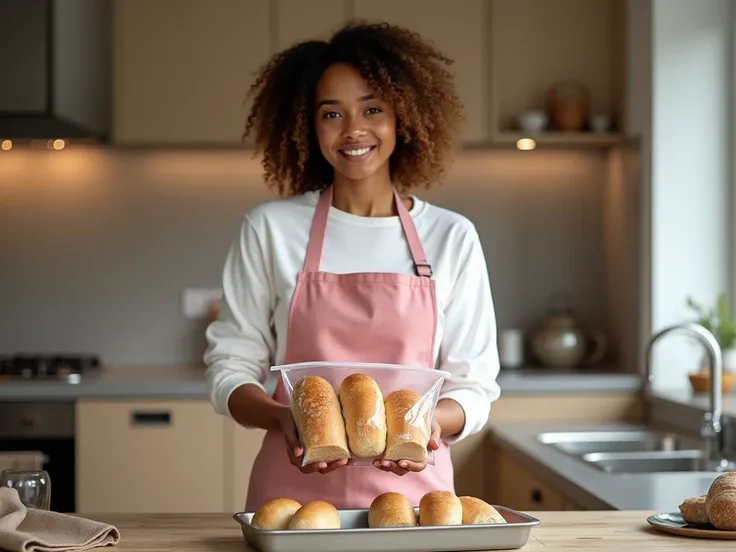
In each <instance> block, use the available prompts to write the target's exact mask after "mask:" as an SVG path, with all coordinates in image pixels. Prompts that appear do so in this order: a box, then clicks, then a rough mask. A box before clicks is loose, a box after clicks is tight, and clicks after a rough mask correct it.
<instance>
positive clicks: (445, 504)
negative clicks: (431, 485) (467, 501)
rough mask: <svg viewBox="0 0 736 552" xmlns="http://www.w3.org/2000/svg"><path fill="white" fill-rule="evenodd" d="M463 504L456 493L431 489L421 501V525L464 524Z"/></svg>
mask: <svg viewBox="0 0 736 552" xmlns="http://www.w3.org/2000/svg"><path fill="white" fill-rule="evenodd" d="M462 523H463V505H462V503H461V502H460V499H459V498H458V497H457V496H455V493H451V492H450V491H430V492H428V493H427V494H425V495H424V496H423V497H422V499H421V500H420V501H419V525H462Z"/></svg>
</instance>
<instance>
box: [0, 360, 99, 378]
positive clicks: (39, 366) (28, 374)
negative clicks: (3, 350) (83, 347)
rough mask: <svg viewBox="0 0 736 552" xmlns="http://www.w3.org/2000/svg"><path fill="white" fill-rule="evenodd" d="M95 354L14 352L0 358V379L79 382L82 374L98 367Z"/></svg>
mask: <svg viewBox="0 0 736 552" xmlns="http://www.w3.org/2000/svg"><path fill="white" fill-rule="evenodd" d="M100 364H101V363H100V359H99V357H97V356H95V355H32V354H16V355H13V356H11V357H7V358H4V359H1V360H0V379H21V380H66V381H68V382H69V383H79V382H80V381H81V379H82V377H83V376H84V375H86V374H87V373H89V372H90V371H93V370H95V369H96V368H99V366H100Z"/></svg>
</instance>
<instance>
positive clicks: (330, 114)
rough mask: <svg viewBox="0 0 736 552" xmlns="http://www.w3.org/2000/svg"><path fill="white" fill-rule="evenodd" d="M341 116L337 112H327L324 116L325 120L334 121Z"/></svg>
mask: <svg viewBox="0 0 736 552" xmlns="http://www.w3.org/2000/svg"><path fill="white" fill-rule="evenodd" d="M339 116H340V114H339V113H338V112H337V111H325V112H324V113H323V114H322V118H323V119H334V118H335V117H339Z"/></svg>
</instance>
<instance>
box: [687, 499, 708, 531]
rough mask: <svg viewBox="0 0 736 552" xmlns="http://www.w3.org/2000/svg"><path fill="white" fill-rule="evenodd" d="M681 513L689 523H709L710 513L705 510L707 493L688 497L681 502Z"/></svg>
mask: <svg viewBox="0 0 736 552" xmlns="http://www.w3.org/2000/svg"><path fill="white" fill-rule="evenodd" d="M680 514H681V515H682V519H684V520H685V521H686V522H687V523H692V524H694V525H708V524H709V523H710V520H709V519H708V513H707V512H706V511H705V495H703V496H699V497H697V498H686V499H685V500H684V501H683V502H682V504H680Z"/></svg>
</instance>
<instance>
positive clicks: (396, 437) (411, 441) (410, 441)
mask: <svg viewBox="0 0 736 552" xmlns="http://www.w3.org/2000/svg"><path fill="white" fill-rule="evenodd" d="M421 398H422V395H421V394H420V393H417V392H416V391H412V390H410V389H401V390H399V391H394V392H392V393H389V394H388V396H387V397H386V400H385V408H386V428H387V432H386V454H385V455H384V459H386V460H393V461H396V462H398V461H399V460H411V461H413V462H426V461H427V445H428V444H429V436H430V420H429V411H428V410H429V409H428V408H426V406H427V405H424V404H419V402H420V400H421ZM420 407H421V408H420Z"/></svg>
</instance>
